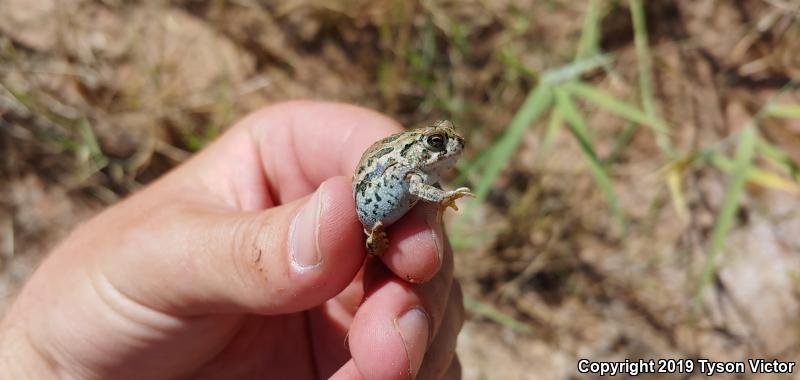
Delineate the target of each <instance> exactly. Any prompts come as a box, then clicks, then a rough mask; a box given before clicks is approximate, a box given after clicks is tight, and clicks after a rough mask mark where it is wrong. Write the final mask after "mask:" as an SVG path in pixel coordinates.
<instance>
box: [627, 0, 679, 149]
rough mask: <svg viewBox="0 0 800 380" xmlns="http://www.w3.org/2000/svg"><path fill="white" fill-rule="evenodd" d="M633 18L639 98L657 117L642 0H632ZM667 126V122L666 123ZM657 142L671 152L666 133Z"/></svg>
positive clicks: (646, 108)
mask: <svg viewBox="0 0 800 380" xmlns="http://www.w3.org/2000/svg"><path fill="white" fill-rule="evenodd" d="M629 5H630V9H631V19H632V22H633V39H634V44H635V45H636V64H637V71H638V72H639V98H640V100H641V102H642V107H643V108H644V112H645V113H646V114H647V115H648V116H649V117H651V118H657V114H656V107H655V100H654V98H653V78H652V71H653V59H652V56H651V55H650V44H649V43H648V41H647V25H646V22H645V14H644V4H643V1H642V0H630V1H629ZM665 127H666V124H665ZM655 137H656V144H658V146H659V148H661V151H662V152H667V153H669V152H671V151H672V147H671V144H670V141H669V138H668V137H667V136H666V135H665V134H661V133H657V134H656V136H655Z"/></svg>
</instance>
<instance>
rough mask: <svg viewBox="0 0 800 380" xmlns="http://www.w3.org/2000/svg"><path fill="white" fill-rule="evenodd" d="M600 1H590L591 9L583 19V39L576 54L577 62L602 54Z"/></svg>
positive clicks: (589, 8) (587, 10)
mask: <svg viewBox="0 0 800 380" xmlns="http://www.w3.org/2000/svg"><path fill="white" fill-rule="evenodd" d="M600 21H602V17H600V1H599V0H590V1H589V7H588V9H586V16H585V17H584V18H583V27H582V29H581V39H580V41H579V42H578V51H577V52H576V53H575V61H580V60H583V59H586V58H587V57H590V56H593V55H596V54H597V53H599V52H600V32H601V30H600V29H601V28H600V26H601V25H600Z"/></svg>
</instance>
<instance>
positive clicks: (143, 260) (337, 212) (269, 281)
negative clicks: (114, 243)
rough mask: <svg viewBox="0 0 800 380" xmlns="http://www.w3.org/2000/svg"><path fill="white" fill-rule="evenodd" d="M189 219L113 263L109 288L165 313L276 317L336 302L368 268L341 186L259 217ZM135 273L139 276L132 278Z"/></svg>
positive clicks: (332, 184) (342, 182)
mask: <svg viewBox="0 0 800 380" xmlns="http://www.w3.org/2000/svg"><path fill="white" fill-rule="evenodd" d="M186 212H187V211H185V210H184V211H182V212H181V213H184V214H185V213H186ZM188 213H189V215H178V216H177V217H169V216H168V217H167V219H178V220H180V222H177V223H175V222H173V223H169V225H170V226H172V227H173V228H169V230H170V232H169V233H166V235H169V236H164V235H165V233H161V234H160V236H161V238H162V239H157V240H160V242H159V246H158V247H152V248H155V249H147V248H145V249H144V250H137V251H136V252H132V253H131V255H129V257H127V258H125V254H124V253H123V254H122V255H117V256H116V260H113V261H112V263H110V266H107V267H106V268H108V269H109V270H110V271H112V272H114V273H113V274H111V275H110V276H108V278H111V279H116V280H118V281H119V282H118V284H115V285H116V286H117V287H121V288H122V289H121V291H122V292H123V293H125V294H129V295H137V298H139V301H140V302H143V303H145V304H149V305H151V306H152V307H155V308H157V309H160V310H163V311H165V312H169V313H175V314H183V315H186V314H206V313H217V312H226V311H227V312H251V313H258V314H264V315H270V314H283V313H291V312H297V311H301V310H305V309H308V308H311V307H314V306H317V305H319V304H321V303H323V302H325V301H326V300H328V299H330V298H332V297H334V296H335V295H336V294H338V293H339V292H341V291H342V290H343V289H344V288H345V287H346V286H347V285H348V284H349V283H350V282H351V281H352V279H353V277H354V276H355V275H356V273H357V272H358V270H359V268H360V267H361V264H362V263H363V260H364V243H363V232H362V231H361V224H360V223H359V222H358V219H357V218H356V214H355V206H354V203H353V197H352V194H351V188H350V181H349V180H348V179H347V178H345V177H334V178H331V179H329V180H327V181H325V182H323V183H322V184H321V185H320V186H319V188H318V189H317V191H316V192H314V193H313V194H311V195H310V196H307V197H305V198H302V199H299V200H296V201H294V202H292V203H288V204H284V205H281V206H278V207H273V208H270V209H267V210H263V211H258V212H229V211H224V212H219V211H217V212H210V211H208V210H196V209H195V210H192V211H188ZM163 219H164V218H162V220H163ZM176 224H177V226H176ZM149 232H150V233H153V231H149ZM164 241H166V243H164ZM139 248H141V247H139ZM120 256H122V257H120ZM132 261H133V262H132ZM131 265H137V266H136V268H138V269H139V270H136V271H131V270H130V268H131ZM134 272H135V273H134ZM143 274H146V276H143ZM115 282H117V281H115Z"/></svg>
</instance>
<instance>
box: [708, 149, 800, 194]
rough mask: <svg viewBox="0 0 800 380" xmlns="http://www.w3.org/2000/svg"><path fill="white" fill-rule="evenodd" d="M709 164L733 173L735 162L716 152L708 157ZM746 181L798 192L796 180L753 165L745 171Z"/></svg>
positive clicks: (798, 185)
mask: <svg viewBox="0 0 800 380" xmlns="http://www.w3.org/2000/svg"><path fill="white" fill-rule="evenodd" d="M709 159H710V161H711V164H712V165H714V166H715V167H717V168H718V169H720V170H722V171H724V172H727V173H733V171H734V167H735V163H734V161H733V160H731V159H730V158H728V157H725V156H724V155H722V154H719V153H716V154H713V155H711V157H709ZM747 182H752V183H754V184H757V185H759V186H762V187H765V188H768V189H775V190H782V191H786V192H789V193H793V194H798V193H800V184H798V183H797V182H793V181H790V180H788V179H785V178H782V177H780V176H778V175H775V174H773V173H770V172H768V171H766V170H762V169H759V168H757V167H755V166H753V167H751V168H750V170H749V171H748V172H747Z"/></svg>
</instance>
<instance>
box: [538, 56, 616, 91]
mask: <svg viewBox="0 0 800 380" xmlns="http://www.w3.org/2000/svg"><path fill="white" fill-rule="evenodd" d="M611 61H612V57H611V56H610V55H608V54H599V55H595V56H592V57H589V58H586V59H582V60H579V61H574V62H572V63H568V64H566V65H563V66H560V67H557V68H553V69H550V70H547V71H545V72H544V74H542V83H543V84H546V85H551V86H554V85H557V84H560V83H564V82H569V81H573V80H575V79H578V78H580V76H581V75H583V74H585V73H588V72H590V71H593V70H597V69H599V68H601V67H603V66H606V65H608V64H609V63H611Z"/></svg>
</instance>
